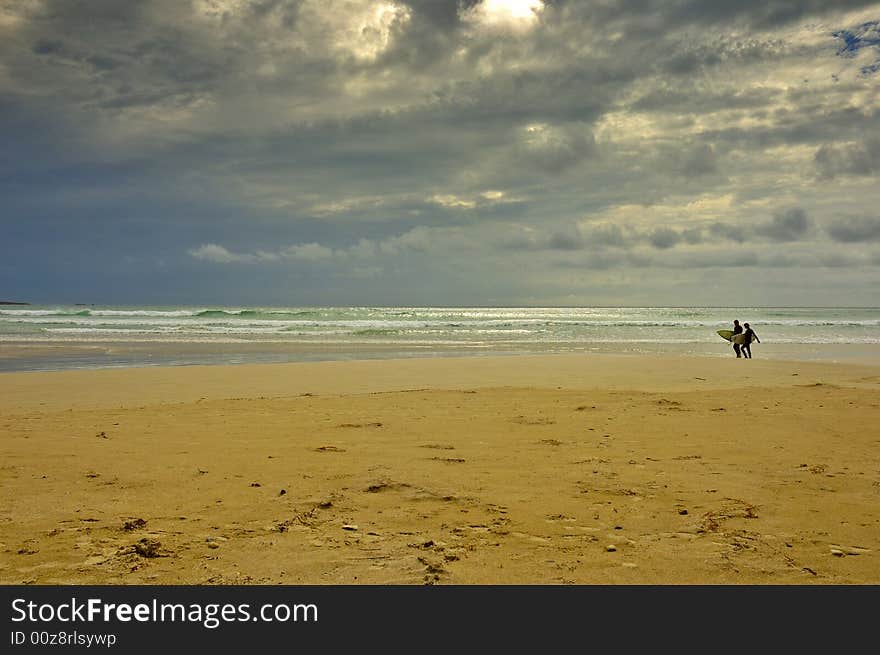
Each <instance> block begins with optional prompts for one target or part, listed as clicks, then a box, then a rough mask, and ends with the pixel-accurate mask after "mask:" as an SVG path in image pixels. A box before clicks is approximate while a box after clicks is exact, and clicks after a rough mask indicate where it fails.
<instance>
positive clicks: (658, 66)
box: [0, 0, 880, 305]
mask: <svg viewBox="0 0 880 655" xmlns="http://www.w3.org/2000/svg"><path fill="white" fill-rule="evenodd" d="M878 20H880V3H877V2H865V1H858V0H840V1H839V2H834V3H829V2H825V1H821V0H803V1H801V2H791V1H790V0H760V1H759V0H747V1H743V2H737V3H717V2H705V1H698V0H672V1H671V2H666V3H656V2H648V1H647V0H621V1H619V2H590V3H585V2H575V1H573V0H467V1H466V2H459V1H458V0H448V1H447V0H436V1H435V0H430V1H429V0H193V1H192V2H177V1H175V0H145V1H144V2H137V3H132V2H116V1H114V0H92V1H89V2H78V1H71V0H10V1H8V2H5V3H3V4H2V5H0V119H2V120H0V136H2V138H3V143H4V149H3V153H2V155H0V194H2V200H3V210H2V213H0V239H2V241H3V243H4V244H5V246H6V248H5V255H4V257H3V258H2V259H0V298H5V297H10V298H14V299H24V300H30V301H33V302H41V301H42V302H55V301H57V302H117V303H118V302H128V303H139V302H153V303H160V302H161V303H177V302H181V303H198V302H202V301H206V300H205V299H207V298H208V297H210V298H213V299H216V300H220V301H225V302H228V303H238V304H286V305H290V304H350V303H358V304H364V303H369V304H389V303H402V304H413V303H415V304H479V305H483V304H492V303H497V304H553V303H555V302H560V303H565V304H572V303H573V302H580V303H583V304H590V303H598V302H602V303H609V302H610V303H618V304H631V303H638V302H644V301H645V299H649V300H651V301H652V302H656V303H658V304H664V303H668V302H681V299H682V298H688V299H689V302H693V303H694V304H700V303H704V304H706V303H708V304H712V303H714V304H718V303H721V304H724V303H729V302H732V301H733V299H732V298H722V297H718V296H717V293H718V291H717V288H715V289H714V290H713V289H709V288H708V287H707V286H706V285H705V283H704V282H705V275H706V273H705V270H706V269H707V268H713V269H715V270H716V271H717V276H718V279H724V276H726V275H729V276H735V275H738V274H739V273H740V272H741V271H742V269H743V268H751V269H754V270H755V272H756V274H757V275H760V274H761V272H762V271H766V272H768V275H767V276H765V277H763V278H761V279H763V283H762V287H761V288H760V289H755V288H752V289H750V288H743V289H740V290H738V292H737V297H736V299H735V300H736V302H758V301H762V302H773V303H777V304H786V303H787V302H788V301H789V300H790V297H789V296H788V294H789V293H791V292H792V290H793V289H794V291H796V292H797V294H798V296H797V297H798V298H799V299H800V300H801V301H803V302H810V303H815V304H828V303H831V304H834V303H841V302H843V303H854V304H864V303H867V302H869V301H870V299H871V298H872V296H873V295H874V293H873V289H876V288H877V286H878V283H880V265H878V262H880V258H878V252H877V244H878V241H880V231H878V230H880V228H878V222H877V218H876V216H875V215H874V211H875V208H876V207H877V206H880V185H878V184H877V178H878V176H880V106H878V103H880V101H878V97H877V94H876V88H877V84H878V81H880V36H878V31H877V29H878V28H877V26H878ZM783 247H784V248H785V250H784V251H782V250H781V249H782V248H783ZM780 268H789V269H790V268H800V269H801V270H802V271H803V275H802V276H799V277H796V279H795V276H793V277H792V279H795V281H794V282H793V281H792V280H791V279H789V280H787V281H786V284H785V285H781V284H780V286H779V287H778V288H776V287H774V282H773V276H772V272H773V271H774V270H779V269H780ZM578 269H581V271H582V274H581V275H573V271H576V270H578ZM624 273H625V274H626V277H625V278H624ZM673 273H674V281H673V278H672V277H670V275H672V274H673ZM614 275H618V276H619V277H618V278H616V279H614V278H613V277H612V276H614ZM836 276H837V277H836ZM623 279H626V280H629V282H628V284H624V283H623V282H621V280H623ZM843 279H845V280H846V287H847V288H850V289H852V290H853V291H852V293H853V295H852V297H851V298H846V299H842V298H840V295H839V288H840V286H841V283H840V280H843ZM612 282H613V284H612ZM793 285H794V286H793ZM796 285H801V286H800V287H797V286H796ZM612 288H613V289H614V293H615V294H616V296H615V297H609V295H608V294H609V293H610V291H609V289H612ZM750 293H751V294H753V296H752V297H751V299H750V297H749V296H748V294H750Z"/></svg>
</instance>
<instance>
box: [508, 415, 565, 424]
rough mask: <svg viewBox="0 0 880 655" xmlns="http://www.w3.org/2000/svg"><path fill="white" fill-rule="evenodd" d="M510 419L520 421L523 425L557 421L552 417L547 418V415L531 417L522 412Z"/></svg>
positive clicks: (514, 421)
mask: <svg viewBox="0 0 880 655" xmlns="http://www.w3.org/2000/svg"><path fill="white" fill-rule="evenodd" d="M510 420H511V422H512V423H519V424H521V425H553V424H555V423H556V421H554V420H553V419H552V418H547V417H545V416H536V417H529V416H523V415H522V414H520V415H519V416H516V417H514V418H512V419H510Z"/></svg>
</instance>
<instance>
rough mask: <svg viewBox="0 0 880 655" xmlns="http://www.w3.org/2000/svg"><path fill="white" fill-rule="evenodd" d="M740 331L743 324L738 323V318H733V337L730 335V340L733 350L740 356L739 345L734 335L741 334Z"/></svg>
mask: <svg viewBox="0 0 880 655" xmlns="http://www.w3.org/2000/svg"><path fill="white" fill-rule="evenodd" d="M746 325H748V323H746ZM742 331H743V326H742V325H740V324H739V319H736V318H735V319H733V337H731V338H730V340H731V341H732V342H733V352H735V353H736V356H737V357H742V355H741V354H740V345H739V344H738V343H737V341H736V339H735V338H734V337H735V336H736V335H737V334H742Z"/></svg>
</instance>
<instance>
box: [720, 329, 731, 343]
mask: <svg viewBox="0 0 880 655" xmlns="http://www.w3.org/2000/svg"><path fill="white" fill-rule="evenodd" d="M718 336H719V337H721V338H722V339H727V340H728V341H730V339H731V337H733V330H718Z"/></svg>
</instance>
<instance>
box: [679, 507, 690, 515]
mask: <svg viewBox="0 0 880 655" xmlns="http://www.w3.org/2000/svg"><path fill="white" fill-rule="evenodd" d="M687 513H688V511H687V509H685V508H681V509H680V510H678V514H679V516H687Z"/></svg>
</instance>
